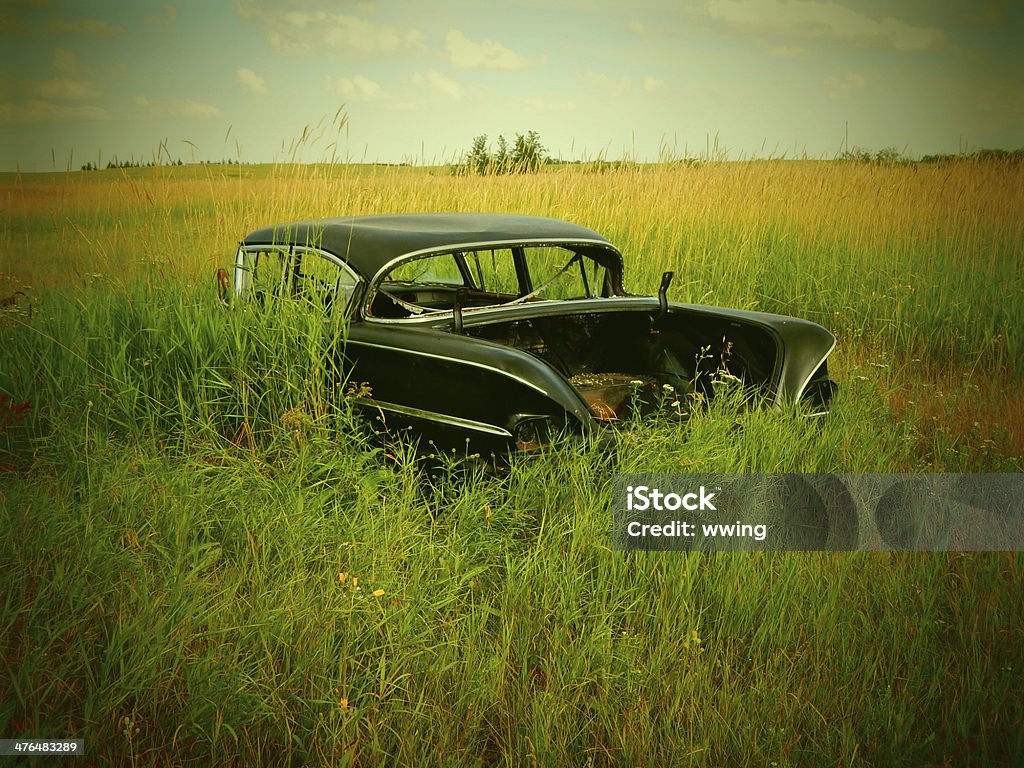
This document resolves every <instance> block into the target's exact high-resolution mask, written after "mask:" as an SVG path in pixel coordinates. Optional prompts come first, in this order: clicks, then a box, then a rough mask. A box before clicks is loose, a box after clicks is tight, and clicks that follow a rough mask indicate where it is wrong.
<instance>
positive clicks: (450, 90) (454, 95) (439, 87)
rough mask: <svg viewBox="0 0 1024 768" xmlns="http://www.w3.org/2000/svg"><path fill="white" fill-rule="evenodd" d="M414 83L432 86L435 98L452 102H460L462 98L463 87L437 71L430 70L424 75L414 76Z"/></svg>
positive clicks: (417, 74)
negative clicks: (438, 97)
mask: <svg viewBox="0 0 1024 768" xmlns="http://www.w3.org/2000/svg"><path fill="white" fill-rule="evenodd" d="M412 82H413V84H414V85H420V84H423V83H426V84H427V85H429V86H430V90H431V92H432V93H433V94H434V95H435V96H440V97H442V98H445V99H451V100H452V101H458V100H459V99H461V98H462V86H461V85H459V84H458V83H457V82H455V81H454V80H452V79H451V78H450V77H445V76H444V75H442V74H441V73H440V72H438V71H437V70H436V69H431V70H428V71H427V73H426V74H423V75H421V74H420V73H419V72H417V73H416V74H415V75H413V76H412Z"/></svg>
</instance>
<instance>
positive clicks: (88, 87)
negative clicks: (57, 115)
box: [32, 77, 100, 101]
mask: <svg viewBox="0 0 1024 768" xmlns="http://www.w3.org/2000/svg"><path fill="white" fill-rule="evenodd" d="M32 90H33V91H34V92H35V93H36V95H38V96H41V97H42V98H44V99H62V100H68V101H75V100H79V99H89V98H92V97H93V96H99V95H100V90H99V88H97V87H96V86H95V85H93V84H92V83H90V82H86V81H85V80H72V79H71V78H69V77H56V78H53V79H52V80H43V81H42V82H39V83H36V84H35V85H34V86H33V87H32Z"/></svg>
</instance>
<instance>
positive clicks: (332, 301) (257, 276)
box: [237, 248, 359, 314]
mask: <svg viewBox="0 0 1024 768" xmlns="http://www.w3.org/2000/svg"><path fill="white" fill-rule="evenodd" d="M237 268H238V269H241V270H243V271H245V272H247V273H248V277H247V281H248V282H249V283H250V284H251V286H252V292H253V296H254V298H255V299H256V301H257V302H258V303H260V304H264V305H265V304H266V303H267V301H268V300H280V299H290V300H294V301H299V302H304V303H306V304H309V305H311V306H312V307H313V308H315V309H317V310H320V311H324V312H332V313H342V314H343V313H344V312H345V311H346V310H347V309H348V305H349V302H350V301H351V299H352V295H353V294H354V292H355V289H356V286H357V285H358V284H359V281H358V279H357V278H356V277H355V276H354V275H353V274H352V273H351V272H349V271H348V270H346V269H344V268H343V267H342V266H340V265H339V264H338V263H336V262H335V261H333V260H331V259H329V258H327V257H326V256H324V255H323V254H320V253H317V252H314V251H305V250H295V249H293V250H284V249H280V248H268V249H266V250H257V251H247V252H245V253H244V256H243V258H242V260H241V261H240V262H239V263H238V264H237Z"/></svg>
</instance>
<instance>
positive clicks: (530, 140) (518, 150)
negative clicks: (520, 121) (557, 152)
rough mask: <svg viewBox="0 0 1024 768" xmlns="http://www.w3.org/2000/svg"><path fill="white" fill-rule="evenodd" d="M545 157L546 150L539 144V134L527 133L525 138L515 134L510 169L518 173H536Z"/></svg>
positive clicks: (534, 132)
mask: <svg viewBox="0 0 1024 768" xmlns="http://www.w3.org/2000/svg"><path fill="white" fill-rule="evenodd" d="M546 157H547V149H546V148H545V147H544V145H543V144H541V143H540V134H538V133H537V132H536V131H529V132H527V134H526V135H525V136H523V135H522V134H521V133H517V134H516V141H515V144H514V145H513V146H512V163H511V165H512V169H513V170H515V171H518V172H520V173H528V172H531V171H536V170H537V169H538V168H540V166H541V164H542V163H543V162H544V160H545V158H546Z"/></svg>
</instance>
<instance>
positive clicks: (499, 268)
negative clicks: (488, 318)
mask: <svg viewBox="0 0 1024 768" xmlns="http://www.w3.org/2000/svg"><path fill="white" fill-rule="evenodd" d="M463 256H464V257H465V260H466V264H467V265H468V267H469V271H470V273H471V274H472V275H473V281H474V282H475V283H476V287H477V288H479V289H480V290H481V291H485V292H487V293H494V294H500V295H504V296H510V297H511V296H518V295H519V292H520V289H519V277H518V275H516V265H515V260H514V258H513V255H512V251H511V249H509V248H488V249H487V250H479V251H466V252H465V253H464V254H463Z"/></svg>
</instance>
